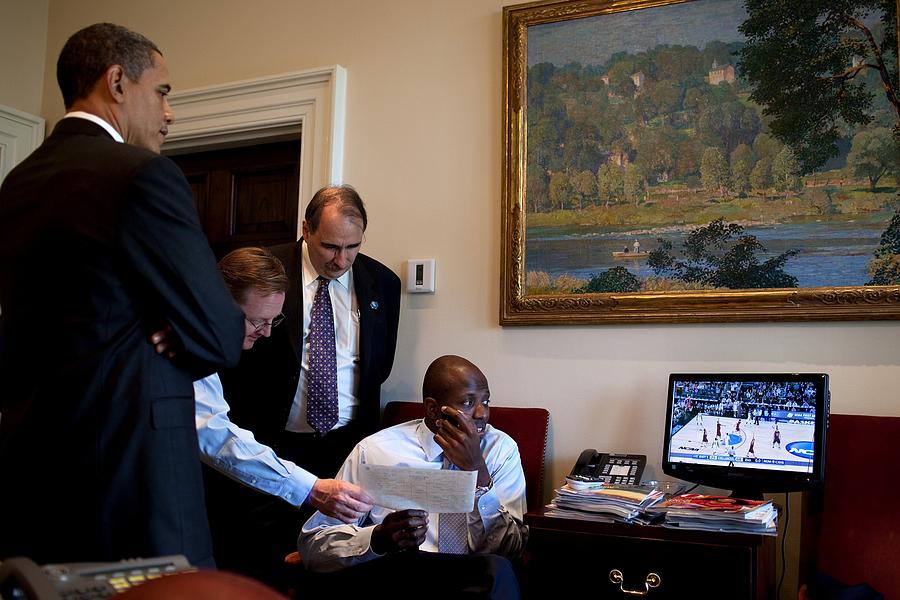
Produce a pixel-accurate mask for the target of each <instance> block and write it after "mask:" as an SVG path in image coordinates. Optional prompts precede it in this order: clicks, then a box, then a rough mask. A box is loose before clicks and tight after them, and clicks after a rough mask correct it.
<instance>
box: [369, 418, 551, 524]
mask: <svg viewBox="0 0 900 600" xmlns="http://www.w3.org/2000/svg"><path fill="white" fill-rule="evenodd" d="M424 412H425V409H424V408H423V406H422V403H421V402H401V401H395V402H388V404H387V406H385V407H384V417H383V418H382V424H383V425H384V426H385V427H390V426H391V425H397V424H398V423H404V422H406V421H411V420H413V419H421V418H422V416H423V415H424ZM490 424H491V425H493V426H494V427H496V428H497V429H499V430H501V431H503V432H505V433H507V434H509V436H510V437H511V438H512V439H514V440H515V441H516V444H518V446H519V455H520V456H521V457H522V470H523V471H524V472H525V501H526V502H527V503H528V510H537V509H538V508H540V507H541V506H543V505H544V463H545V462H546V450H547V435H548V432H549V426H550V413H549V412H548V411H547V409H546V408H531V407H518V406H491V418H490Z"/></svg>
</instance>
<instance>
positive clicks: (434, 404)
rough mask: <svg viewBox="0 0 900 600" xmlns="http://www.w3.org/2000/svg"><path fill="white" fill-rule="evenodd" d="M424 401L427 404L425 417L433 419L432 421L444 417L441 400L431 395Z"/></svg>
mask: <svg viewBox="0 0 900 600" xmlns="http://www.w3.org/2000/svg"><path fill="white" fill-rule="evenodd" d="M423 402H424V404H425V418H427V419H431V420H432V421H434V420H436V419H441V418H443V415H442V414H441V403H440V402H438V401H437V400H435V399H434V398H432V397H430V396H429V397H427V398H425V400H424V401H423Z"/></svg>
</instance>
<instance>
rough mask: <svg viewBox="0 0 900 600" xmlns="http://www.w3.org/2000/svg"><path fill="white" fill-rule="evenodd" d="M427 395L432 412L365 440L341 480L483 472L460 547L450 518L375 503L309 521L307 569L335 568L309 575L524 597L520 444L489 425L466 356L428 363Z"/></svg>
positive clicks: (486, 397) (400, 591)
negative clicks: (376, 473)
mask: <svg viewBox="0 0 900 600" xmlns="http://www.w3.org/2000/svg"><path fill="white" fill-rule="evenodd" d="M422 395H423V397H424V403H423V409H424V419H417V420H414V421H409V422H407V423H402V424H400V425H395V426H394V427H389V428H387V429H384V430H382V431H379V432H377V433H375V434H373V435H371V436H369V437H367V438H365V439H364V440H362V441H361V442H360V443H359V444H357V446H356V447H355V448H354V449H353V451H352V452H351V453H350V456H349V457H348V458H347V460H346V461H345V462H344V465H343V466H342V467H341V470H340V472H339V473H338V478H339V479H344V480H346V481H349V482H351V483H357V482H359V480H360V479H359V468H360V465H362V464H377V465H386V466H396V465H401V464H402V465H405V466H409V467H415V468H432V469H441V468H447V465H452V466H453V468H457V469H460V470H465V471H476V472H477V473H478V475H477V480H476V484H475V485H476V488H475V506H474V507H473V509H472V511H471V512H469V513H468V514H466V515H464V517H465V518H464V519H460V527H461V529H462V531H459V530H458V531H457V533H458V534H461V535H459V537H460V538H461V539H462V540H463V543H462V545H461V546H460V547H458V548H456V549H455V550H451V549H449V548H448V547H447V544H446V543H445V542H447V541H449V538H450V535H447V534H445V531H446V529H445V526H444V525H441V523H440V521H441V519H442V518H444V519H445V520H446V521H445V524H446V522H449V521H450V516H448V515H438V514H427V513H426V512H425V511H421V510H400V511H391V510H389V509H385V508H383V507H381V506H375V507H373V508H372V510H371V511H369V512H368V514H366V515H365V516H363V517H361V518H360V519H359V520H358V521H357V523H351V524H346V523H341V522H340V521H338V520H336V519H334V518H332V517H328V516H326V515H323V514H321V512H319V513H316V514H315V515H313V516H312V517H311V518H310V519H309V521H307V522H306V524H305V525H304V526H303V529H302V532H301V534H300V538H299V540H298V546H299V549H300V553H301V555H302V556H303V561H304V565H305V566H306V569H307V570H308V571H313V572H318V573H333V572H335V571H337V573H333V574H334V575H335V577H331V578H329V577H328V576H321V575H312V576H310V577H307V579H308V580H309V581H312V582H313V585H315V582H316V578H318V583H319V584H320V585H322V586H323V588H327V587H328V586H329V585H340V586H341V591H342V593H348V594H349V593H351V592H353V591H360V592H369V593H371V592H372V591H376V590H378V591H385V592H388V593H390V594H391V596H392V597H394V598H396V597H407V596H410V597H416V596H421V595H422V594H425V593H426V590H428V591H427V595H429V596H433V594H434V591H435V590H438V591H439V594H438V595H439V596H440V594H446V596H447V597H459V595H460V594H462V595H463V596H465V595H466V594H469V595H474V596H476V597H491V598H515V597H518V593H519V592H518V584H517V582H516V579H515V575H514V573H513V572H512V567H511V563H510V562H509V560H507V559H516V558H518V557H519V556H520V555H521V553H522V550H523V548H524V546H525V542H526V540H527V534H528V529H527V527H526V526H525V525H524V524H523V523H522V516H523V514H524V513H525V510H526V507H525V476H524V473H523V471H522V463H521V459H520V457H519V449H518V446H516V443H515V441H513V439H512V438H511V437H509V436H508V435H507V434H505V433H503V432H502V431H499V430H497V429H494V428H493V427H491V426H490V425H489V424H488V419H489V417H490V407H489V402H490V390H489V388H488V382H487V379H486V378H485V376H484V374H483V373H482V372H481V370H479V369H478V367H476V366H475V365H474V364H472V363H471V362H469V361H468V360H466V359H464V358H461V357H459V356H442V357H440V358H438V359H437V360H435V361H434V362H433V363H432V364H431V366H429V367H428V370H427V372H426V373H425V380H424V383H423V386H422ZM442 538H446V539H442ZM417 550H422V551H423V552H418V551H417ZM449 552H460V553H461V554H460V555H453V554H449ZM338 577H339V579H338ZM423 586H427V587H423ZM307 589H308V588H307V586H306V585H304V591H307Z"/></svg>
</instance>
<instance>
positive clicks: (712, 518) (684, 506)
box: [654, 494, 778, 536]
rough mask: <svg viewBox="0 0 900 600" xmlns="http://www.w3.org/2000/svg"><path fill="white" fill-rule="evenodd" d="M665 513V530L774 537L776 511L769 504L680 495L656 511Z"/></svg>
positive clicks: (667, 501)
mask: <svg viewBox="0 0 900 600" xmlns="http://www.w3.org/2000/svg"><path fill="white" fill-rule="evenodd" d="M654 512H663V513H665V523H664V524H665V526H666V527H674V528H678V529H702V530H706V531H724V532H731V533H754V534H761V535H773V536H774V535H777V532H778V508H777V507H776V506H775V505H774V504H772V501H771V500H745V499H742V498H732V497H730V496H711V495H706V494H681V495H680V496H673V497H672V498H669V499H668V500H665V501H664V502H661V503H659V505H658V506H656V507H655V509H654Z"/></svg>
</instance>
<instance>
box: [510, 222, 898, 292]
mask: <svg viewBox="0 0 900 600" xmlns="http://www.w3.org/2000/svg"><path fill="white" fill-rule="evenodd" d="M885 226H886V220H885V218H884V216H883V215H879V216H878V217H872V218H870V219H867V218H862V217H861V218H857V219H855V220H852V221H827V222H826V221H808V222H797V223H779V224H777V225H755V226H747V227H745V228H744V234H747V235H754V236H756V238H757V239H758V240H759V242H760V243H761V244H762V245H763V246H764V248H765V252H761V253H759V254H758V256H759V258H760V260H761V261H762V260H764V259H765V258H768V257H771V256H776V255H778V254H780V253H782V252H785V251H787V250H796V251H797V254H796V255H795V256H793V257H791V258H789V259H788V261H787V264H786V265H785V268H784V270H785V272H787V273H788V274H790V275H793V276H794V277H796V278H797V280H798V284H799V287H831V286H846V285H851V286H860V285H865V284H866V282H867V281H868V280H869V275H868V273H867V272H866V267H867V265H868V263H869V261H871V260H872V258H874V254H873V253H874V251H875V248H876V247H877V246H878V244H879V241H880V240H881V234H882V232H883V231H884V228H885ZM685 236H686V232H685V231H684V230H673V229H672V228H664V229H661V230H636V229H628V228H619V229H614V228H609V227H586V226H575V227H529V228H528V231H527V234H526V255H525V270H526V271H544V272H546V273H548V274H549V275H551V276H553V277H558V276H559V275H563V274H569V275H573V276H575V277H578V278H579V279H589V278H590V277H591V276H592V275H595V274H598V273H602V272H603V271H606V270H607V269H611V268H613V267H617V266H622V267H625V268H626V269H628V270H629V271H631V273H633V274H634V275H635V276H637V277H639V278H643V277H648V276H651V275H655V273H654V272H653V271H652V270H651V269H650V268H649V267H648V266H647V258H646V256H638V257H635V256H630V257H629V256H628V255H625V256H624V257H614V256H613V252H622V251H623V250H624V249H625V248H628V250H629V254H633V252H634V242H635V241H637V242H639V244H640V247H639V249H640V251H641V252H642V253H643V252H645V251H650V250H653V249H655V248H656V247H657V246H658V245H659V243H658V241H657V240H658V239H659V238H663V239H666V240H669V241H671V242H672V251H673V252H674V253H675V254H676V256H677V257H678V258H681V252H680V251H681V250H682V244H683V242H684V240H685Z"/></svg>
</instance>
